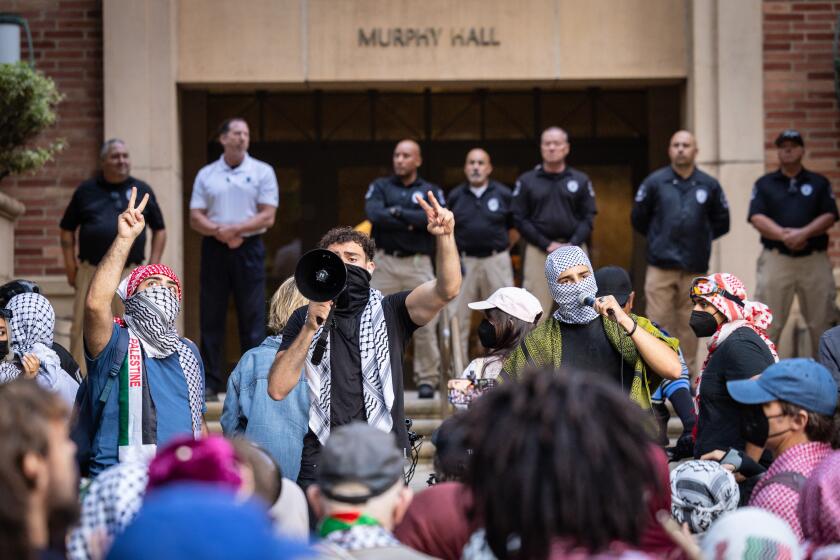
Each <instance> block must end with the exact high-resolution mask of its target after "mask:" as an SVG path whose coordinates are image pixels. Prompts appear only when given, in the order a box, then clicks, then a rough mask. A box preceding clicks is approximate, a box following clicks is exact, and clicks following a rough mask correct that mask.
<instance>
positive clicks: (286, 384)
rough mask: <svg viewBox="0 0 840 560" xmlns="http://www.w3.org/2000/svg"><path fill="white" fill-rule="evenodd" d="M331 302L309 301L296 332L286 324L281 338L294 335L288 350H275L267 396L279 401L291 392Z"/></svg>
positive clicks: (327, 313) (269, 374)
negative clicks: (304, 315) (290, 329)
mask: <svg viewBox="0 0 840 560" xmlns="http://www.w3.org/2000/svg"><path fill="white" fill-rule="evenodd" d="M331 306H332V302H329V301H326V302H317V301H311V302H309V308H308V309H307V313H306V319H305V320H304V322H303V326H302V327H301V328H300V330H299V331H298V332H297V333H293V332H289V328H290V327H291V326H292V325H291V324H289V325H286V330H285V331H283V338H286V337H287V336H289V337H291V336H294V339H295V340H294V342H292V345H291V346H289V348H288V350H284V351H282V352H277V356H275V358H274V362H273V363H272V364H271V369H270V370H269V372H268V396H269V397H271V398H272V399H274V400H275V401H279V400H282V399H285V398H286V395H288V394H289V393H291V392H292V390H293V389H294V388H295V386H296V385H297V383H298V381H299V380H300V371H301V370H302V369H303V361H304V360H305V359H306V354H307V353H308V352H309V346H310V345H311V344H312V338H313V337H314V336H315V333H316V332H318V327H319V326H320V325H321V324H322V323H323V322H324V321H326V320H327V316H328V315H329V313H330V307H331Z"/></svg>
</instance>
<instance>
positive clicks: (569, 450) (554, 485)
mask: <svg viewBox="0 0 840 560" xmlns="http://www.w3.org/2000/svg"><path fill="white" fill-rule="evenodd" d="M466 414H467V416H468V421H467V424H468V425H469V426H470V429H469V432H468V436H467V445H468V446H469V448H470V449H472V454H471V455H470V461H469V463H468V466H467V473H466V482H465V484H466V485H467V487H468V488H469V489H470V492H471V493H472V495H473V499H474V501H475V512H476V515H477V516H478V517H479V518H480V519H482V520H483V531H479V532H476V533H474V534H473V536H472V538H471V539H470V541H469V543H468V544H467V546H466V547H465V548H464V556H463V557H464V558H465V559H466V560H470V559H472V558H492V557H493V556H487V554H492V555H494V556H495V557H498V558H528V559H560V558H577V557H581V558H583V557H587V556H589V555H604V556H605V557H617V556H622V555H624V554H633V553H636V552H638V551H649V552H651V553H653V554H661V555H665V554H667V553H668V552H670V551H672V550H674V544H673V543H672V542H671V541H670V539H669V538H668V537H667V535H666V534H665V532H664V530H663V529H662V527H661V526H660V524H659V523H658V522H657V521H656V520H655V518H654V514H655V512H657V511H660V510H664V511H666V512H668V513H670V511H671V499H670V491H669V486H668V466H667V462H666V458H665V454H664V452H663V451H662V450H661V449H660V448H658V447H657V446H656V445H654V444H653V441H652V440H651V439H650V438H649V436H648V435H647V429H646V426H647V425H648V422H649V420H648V418H647V415H646V414H645V412H644V411H642V410H641V409H640V408H639V407H638V406H636V405H634V404H633V403H631V402H630V401H629V400H628V399H627V397H626V395H625V394H624V393H623V391H621V390H620V389H619V388H618V387H616V385H615V383H613V382H612V380H609V379H605V378H604V377H602V376H600V375H585V374H583V373H582V372H576V371H568V370H565V369H564V370H560V371H555V370H553V369H543V370H526V371H525V372H523V375H522V376H521V378H520V380H519V382H517V383H503V384H501V385H500V386H499V387H496V388H495V389H494V390H492V391H489V392H487V394H485V395H484V396H483V397H482V398H481V399H479V400H478V401H477V402H476V404H475V406H473V407H472V408H470V410H469V411H468V412H467V413H466ZM512 535H516V538H512V537H511V536H512ZM488 547H489V549H488Z"/></svg>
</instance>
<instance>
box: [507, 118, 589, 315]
mask: <svg viewBox="0 0 840 560" xmlns="http://www.w3.org/2000/svg"><path fill="white" fill-rule="evenodd" d="M570 148H571V146H570V144H569V136H568V134H566V131H565V130H563V129H562V128H559V127H556V126H552V127H549V128H547V129H545V130H544V131H543V133H542V135H541V136H540V154H541V155H542V163H541V164H540V165H538V166H536V167H535V168H534V169H532V170H530V171H527V172H525V173H523V174H522V175H521V176H520V177H519V179H517V180H516V188H515V189H514V190H513V219H514V223H515V224H516V228H517V229H518V230H519V232H520V233H522V237H524V238H525V241H527V242H528V244H527V246H526V247H525V262H524V266H523V271H522V287H523V288H525V289H526V290H528V291H529V292H531V293H532V294H534V295H535V296H536V297H537V299H539V300H540V303H541V304H542V307H543V311H544V313H543V316H542V319H543V320H545V318H546V317H547V316H548V315H549V314H550V312H551V309H552V307H553V305H554V298H552V297H551V292H550V291H549V289H548V284H547V283H546V281H545V259H546V257H547V256H548V253H551V252H552V251H554V250H555V249H557V248H559V247H562V246H563V245H583V244H585V243H586V242H587V241H588V240H589V237H590V235H592V224H593V222H594V221H595V213H596V209H595V190H594V189H593V188H592V181H590V180H589V177H588V176H587V175H586V173H583V172H581V171H578V170H577V169H574V168H572V167H569V166H568V165H566V157H567V156H568V155H569V150H570Z"/></svg>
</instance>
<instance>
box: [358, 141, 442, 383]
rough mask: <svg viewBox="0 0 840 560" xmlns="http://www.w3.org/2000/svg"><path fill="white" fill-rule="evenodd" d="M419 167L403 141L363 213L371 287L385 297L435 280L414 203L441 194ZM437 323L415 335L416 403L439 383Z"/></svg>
mask: <svg viewBox="0 0 840 560" xmlns="http://www.w3.org/2000/svg"><path fill="white" fill-rule="evenodd" d="M422 162H423V159H422V156H421V155H420V145H419V144H417V142H415V141H414V140H402V141H400V142H399V143H398V144H397V147H396V148H394V156H393V166H394V174H393V175H391V176H390V177H380V178H379V179H376V180H375V181H374V182H373V183H371V184H370V187H369V188H368V191H367V194H366V195H365V199H366V201H365V212H366V213H367V217H368V220H370V222H371V223H372V224H373V230H372V234H373V235H372V236H373V239H374V241H375V242H376V247H377V251H376V256H375V259H374V261H375V262H376V272H375V273H374V274H373V279H372V281H371V285H372V286H373V287H374V288H376V289H377V290H380V291H381V292H382V293H383V294H385V295H388V294H393V293H395V292H399V291H402V290H413V289H414V288H416V287H417V286H419V285H420V284H423V283H424V282H428V281H429V280H433V279H434V278H435V275H434V272H433V270H432V259H431V254H432V252H433V250H434V239H433V238H432V236H431V234H429V232H428V231H427V230H426V223H427V220H426V213H425V212H424V211H423V209H422V208H421V207H420V205H419V203H418V200H420V199H421V198H425V196H426V193H427V192H428V191H432V193H433V194H434V195H435V196H437V198H438V200H439V201H440V203H441V205H443V204H444V199H443V191H442V190H440V188H439V187H437V186H436V185H433V184H432V183H429V182H428V181H425V180H424V179H422V178H420V177H419V176H418V175H417V168H418V167H420V164H421V163H422ZM439 372H440V350H439V349H438V342H437V317H435V319H433V320H432V321H431V322H429V323H428V324H426V326H424V327H422V328H420V329H418V330H417V331H416V332H415V333H414V381H415V383H416V384H417V394H418V396H419V397H420V398H424V399H430V398H432V397H433V396H434V390H435V386H436V385H437V384H438V381H439V378H440V373H439Z"/></svg>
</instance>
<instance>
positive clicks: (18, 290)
mask: <svg viewBox="0 0 840 560" xmlns="http://www.w3.org/2000/svg"><path fill="white" fill-rule="evenodd" d="M32 292H34V293H36V294H40V293H41V288H40V286H38V284H36V283H35V282H33V281H32V280H23V279H18V280H12V281H11V282H6V283H5V284H3V285H2V286H0V308H2V307H6V304H7V303H9V300H10V299H12V298H13V297H15V296H16V295H20V294H28V293H32ZM50 348H52V350H53V351H54V352H55V353H56V354H58V360H59V362H60V363H61V369H63V370H64V371H66V372H67V373H69V374H70V375H71V376H72V377H73V379H75V380H76V381H78V382H79V383H81V382H82V376H81V372H80V369H79V364H78V362H76V360H75V359H73V355H72V354H70V351H69V350H67V348H65V347H64V346H62V345H61V344H59V343H58V342H56V341H55V340H53V343H52V345H51V346H50Z"/></svg>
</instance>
